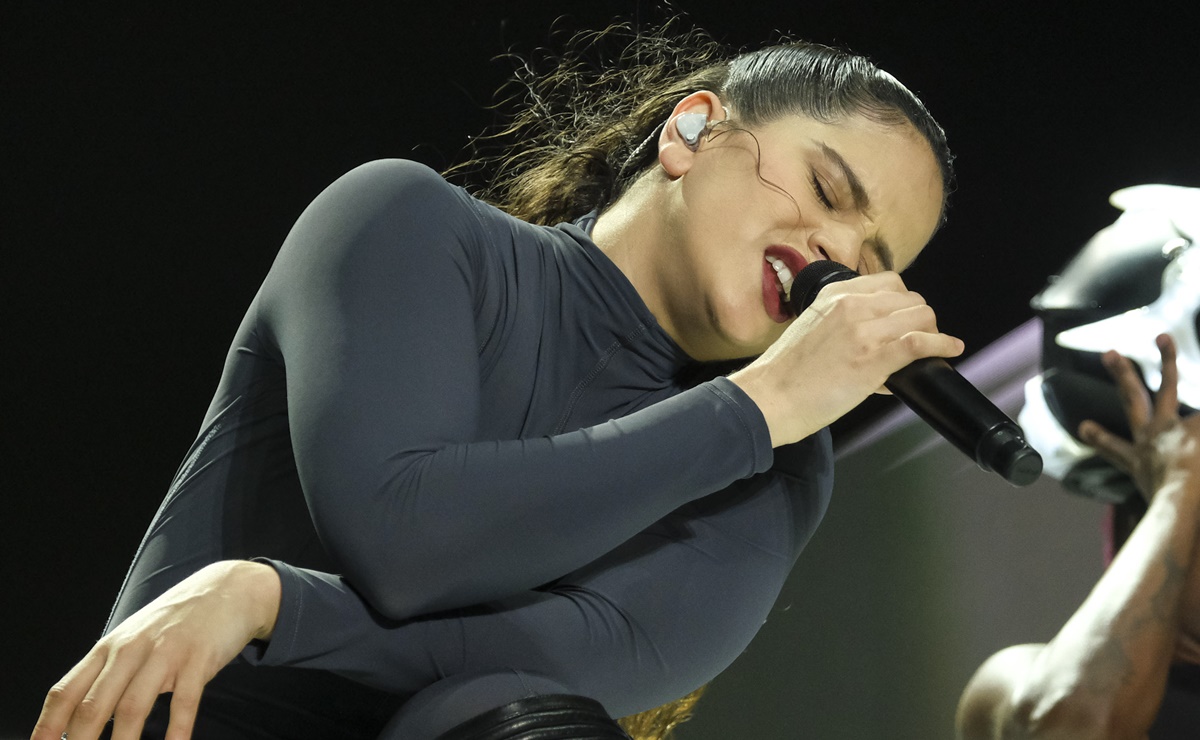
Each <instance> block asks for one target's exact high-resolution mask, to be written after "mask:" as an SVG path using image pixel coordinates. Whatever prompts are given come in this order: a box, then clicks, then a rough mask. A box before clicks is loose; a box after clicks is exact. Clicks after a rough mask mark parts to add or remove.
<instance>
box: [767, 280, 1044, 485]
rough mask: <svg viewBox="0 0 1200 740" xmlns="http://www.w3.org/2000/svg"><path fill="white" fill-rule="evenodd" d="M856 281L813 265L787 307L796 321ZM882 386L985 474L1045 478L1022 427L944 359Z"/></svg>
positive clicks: (1013, 479) (920, 363)
mask: <svg viewBox="0 0 1200 740" xmlns="http://www.w3.org/2000/svg"><path fill="white" fill-rule="evenodd" d="M855 277H858V273H857V272H855V271H854V270H851V269H850V268H849V267H846V266H845V265H842V264H839V263H837V262H834V261H832V260H818V261H817V262H813V263H811V264H809V265H808V266H807V267H805V268H804V269H803V270H801V271H800V274H798V275H797V276H796V279H795V280H794V281H793V282H792V291H791V296H790V297H789V298H788V305H789V306H790V307H791V309H792V311H793V312H795V313H796V314H797V315H798V314H799V313H800V312H801V311H803V310H804V309H806V308H808V307H809V305H811V304H812V302H813V301H814V300H816V297H817V293H819V292H821V288H824V287H825V286H826V285H828V284H830V283H836V282H838V281H841V280H849V279H851V278H855ZM884 385H885V386H886V387H887V389H888V390H890V391H891V392H892V393H893V394H894V395H895V396H896V398H899V399H900V400H901V401H903V402H904V403H905V405H907V406H908V407H909V408H910V409H912V410H913V411H915V412H916V414H917V416H919V417H921V418H922V419H924V420H925V421H926V422H927V423H928V424H929V426H931V427H933V428H934V430H935V431H937V432H938V433H939V434H941V435H942V436H943V437H945V438H946V439H947V440H949V441H950V442H951V443H952V444H953V445H954V446H955V447H957V448H958V449H960V450H962V451H963V452H964V453H966V455H967V457H969V458H971V459H972V460H974V461H975V462H976V463H977V464H978V465H979V467H981V468H983V469H984V470H992V471H995V472H997V473H999V474H1000V476H1001V477H1003V478H1004V479H1005V480H1007V481H1008V482H1009V483H1012V484H1013V485H1015V486H1027V485H1029V484H1030V483H1033V482H1034V481H1035V480H1037V478H1038V476H1039V475H1041V472H1042V457H1041V455H1039V454H1038V453H1037V450H1035V449H1033V448H1032V447H1030V446H1029V444H1028V443H1027V442H1026V441H1025V437H1024V434H1023V433H1022V432H1021V427H1019V426H1017V424H1016V422H1014V421H1013V420H1012V419H1010V418H1008V417H1007V416H1005V414H1004V412H1003V411H1001V410H1000V409H998V408H996V406H995V404H993V403H992V402H991V401H989V400H988V399H987V396H984V395H983V394H982V393H980V392H979V390H978V389H977V388H975V386H973V385H971V384H970V383H969V382H967V379H966V378H964V377H963V376H962V375H959V374H958V371H957V370H955V369H954V368H952V367H950V364H949V363H948V362H946V361H945V360H944V359H942V358H941V357H924V358H922V359H919V360H917V361H915V362H913V363H912V364H911V365H909V366H908V367H905V368H901V369H900V370H897V371H896V372H894V373H892V376H891V377H890V378H888V380H887V382H886V383H884Z"/></svg>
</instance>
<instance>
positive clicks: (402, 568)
mask: <svg viewBox="0 0 1200 740" xmlns="http://www.w3.org/2000/svg"><path fill="white" fill-rule="evenodd" d="M481 224H485V225H486V227H485V226H484V225H481ZM520 228H523V225H519V224H516V223H514V222H512V220H511V219H506V218H503V217H501V216H499V215H498V214H496V213H495V212H492V211H488V210H486V209H482V208H481V207H480V206H479V205H478V204H477V203H474V202H472V201H470V200H469V199H467V197H466V196H465V195H464V194H462V193H461V192H459V191H458V190H456V189H453V188H450V187H449V186H448V185H446V184H445V183H444V182H442V181H441V179H440V178H438V177H437V176H436V175H435V174H434V173H432V172H431V171H429V170H426V169H424V168H420V167H419V166H417V165H413V164H411V163H396V162H391V163H389V162H382V163H373V164H371V165H367V166H364V167H361V168H359V169H358V170H356V171H355V172H353V173H351V174H350V175H347V176H346V177H344V178H342V179H341V180H339V181H338V182H337V183H335V184H334V185H332V186H331V187H330V188H329V189H328V190H327V191H326V192H325V193H323V194H322V195H321V196H320V197H319V198H318V199H317V200H316V201H315V202H314V203H313V205H312V206H311V207H310V209H309V210H308V211H306V213H305V214H304V215H303V216H302V217H301V218H300V219H299V221H298V222H297V224H296V227H295V228H294V229H293V231H292V233H291V234H290V235H289V237H288V240H287V243H286V244H285V245H284V248H283V250H282V251H281V253H280V257H279V259H278V260H277V262H276V264H275V266H274V267H273V268H272V271H271V275H270V276H269V277H268V278H267V281H266V283H265V284H264V287H263V292H262V295H261V313H260V332H261V334H262V335H263V336H264V338H266V339H267V341H268V342H273V343H274V344H275V345H277V346H278V348H279V351H280V353H281V355H282V359H283V362H284V364H285V367H286V373H287V392H288V413H289V419H290V421H289V424H290V428H291V437H292V442H293V446H294V450H295V456H296V463H297V469H298V471H299V474H300V480H301V483H302V485H303V489H304V495H305V497H306V499H307V502H308V507H309V509H310V511H311V513H312V517H313V520H314V522H315V524H316V527H317V531H318V532H319V534H320V535H321V539H322V542H323V543H324V544H325V546H326V547H327V548H328V549H329V550H330V551H331V552H332V553H333V554H334V555H335V556H336V557H337V559H338V561H339V564H340V566H341V569H342V573H343V574H344V575H345V576H346V578H347V579H348V580H349V581H350V583H352V584H353V585H354V587H355V588H357V589H359V590H360V592H361V594H362V596H363V597H364V598H365V599H366V600H367V601H368V602H369V603H370V605H371V606H372V607H373V608H374V609H376V610H378V611H379V612H380V613H381V614H383V615H384V616H386V617H389V618H392V619H404V618H408V617H412V616H415V615H417V614H423V613H429V612H433V611H438V610H444V609H448V608H455V607H459V606H463V605H467V604H474V603H479V602H481V601H486V600H491V599H495V598H501V597H503V596H506V595H508V594H512V593H516V592H520V591H522V590H524V589H528V588H531V587H534V586H536V585H538V584H541V583H545V582H547V581H549V580H552V579H554V578H557V577H559V576H561V575H562V574H563V573H566V572H570V571H571V570H574V569H576V568H579V567H581V566H583V565H584V564H586V563H589V562H591V561H593V560H595V559H596V558H597V557H599V556H600V555H602V554H604V553H605V552H608V551H609V550H611V549H612V548H613V547H615V546H617V545H619V544H620V543H621V542H624V541H625V540H627V539H629V538H630V537H632V536H633V535H634V534H636V533H637V532H639V531H641V530H642V529H644V528H645V527H646V526H648V525H650V524H651V523H653V522H655V521H657V520H659V519H661V518H662V517H663V516H665V515H666V514H668V513H669V512H671V511H673V510H674V509H676V508H678V507H679V506H681V505H683V504H685V503H687V502H689V501H693V500H695V499H697V498H700V497H702V496H705V495H707V494H710V493H712V492H714V491H717V490H720V489H722V488H724V487H725V486H728V485H729V484H731V483H732V482H734V481H736V480H738V479H741V478H745V477H747V476H750V475H752V474H754V473H758V472H762V471H764V470H766V469H767V468H768V467H769V466H770V465H771V461H772V458H773V453H772V449H771V446H772V440H771V435H772V434H773V433H774V432H773V431H772V430H769V429H768V426H767V423H766V421H765V419H764V416H763V412H762V411H761V410H760V408H759V406H758V405H756V403H755V401H753V400H751V396H749V395H747V393H746V392H745V391H744V390H743V389H742V388H741V387H739V385H738V383H741V382H747V383H748V384H749V385H751V386H755V383H754V382H750V381H753V380H756V379H757V380H764V379H770V378H772V377H779V376H785V375H789V376H790V375H798V376H800V377H799V378H798V379H795V378H794V379H793V380H792V381H791V382H790V383H789V384H788V386H787V388H785V389H784V390H785V391H787V392H780V393H776V394H774V395H773V396H770V397H772V398H776V397H784V398H787V399H788V400H789V401H791V403H790V406H788V407H787V409H790V408H791V407H794V406H796V405H803V403H798V402H796V401H795V400H794V398H793V396H794V397H795V398H799V399H806V398H807V399H821V401H820V402H821V404H826V403H828V402H829V399H831V398H835V397H836V398H837V399H838V401H837V403H840V404H842V405H843V406H845V408H841V411H843V412H844V411H845V410H848V409H849V408H850V407H851V406H853V405H855V404H856V403H858V402H859V401H861V400H862V398H864V397H865V396H866V395H868V394H869V393H870V392H872V391H873V390H874V389H876V388H878V387H879V385H880V384H881V383H882V381H883V379H884V378H886V377H887V372H888V370H889V369H891V370H894V369H895V367H893V365H895V364H896V363H898V362H901V360H899V359H898V358H899V357H900V356H902V355H904V353H905V351H906V350H904V349H903V347H907V346H908V344H907V343H906V342H899V343H898V344H899V345H901V348H897V346H895V345H896V344H897V343H894V342H893V343H891V344H890V345H889V347H888V348H882V349H881V348H875V349H871V350H867V349H864V348H863V345H864V342H859V341H857V340H856V341H855V342H853V343H852V344H853V347H852V348H851V349H849V350H845V349H843V350H837V348H838V347H840V346H842V344H845V342H839V341H838V338H839V337H843V338H844V336H845V335H846V333H847V330H846V327H847V326H854V325H857V324H859V323H868V324H871V325H872V326H874V325H875V323H873V321H874V320H875V319H879V317H880V315H881V314H882V315H891V314H890V313H889V311H890V309H889V308H888V307H889V306H892V303H894V302H895V301H896V300H899V301H900V303H901V304H903V305H905V306H907V305H908V302H911V301H912V300H916V299H915V298H913V296H912V295H910V294H908V293H906V292H904V291H903V285H902V284H901V283H900V282H899V280H898V279H896V278H895V276H894V275H892V276H891V278H889V277H888V276H884V275H876V276H869V277H868V278H861V279H860V280H857V281H848V282H847V283H842V284H839V285H838V286H834V287H835V288H836V290H834V291H833V292H834V293H837V300H833V299H832V298H830V299H828V300H829V305H828V306H826V305H825V304H822V305H821V306H819V307H818V308H819V309H823V310H818V311H816V312H815V313H814V314H813V316H811V317H808V318H806V319H805V320H804V321H803V322H799V321H798V322H797V326H795V327H793V328H792V329H789V332H788V334H787V335H786V336H787V338H788V339H787V341H786V342H785V343H786V344H787V345H788V346H787V348H786V349H785V350H780V351H776V352H772V353H771V354H770V357H768V358H767V361H765V362H764V363H763V364H761V365H756V369H755V370H754V371H748V374H747V373H743V374H741V375H740V376H739V380H738V381H737V383H735V382H731V380H730V379H726V378H718V379H716V380H713V381H710V382H708V383H704V384H701V385H700V386H698V387H696V388H694V389H692V390H689V391H686V392H684V393H682V394H679V395H677V396H675V397H674V398H670V399H668V400H665V401H661V402H659V403H656V404H653V405H652V406H650V407H648V408H645V409H643V410H640V411H637V412H634V413H632V414H629V415H627V416H624V417H622V418H619V419H615V420H613V421H608V422H605V423H601V424H597V425H595V426H590V427H586V428H583V429H579V430H576V431H569V432H566V433H561V434H553V435H549V436H529V437H526V438H523V439H481V437H484V436H485V435H483V433H482V432H481V428H482V422H481V419H482V418H485V415H486V414H487V413H488V409H487V408H485V407H484V406H483V399H482V396H481V383H480V377H481V374H482V370H481V368H480V363H479V346H480V343H481V341H483V340H481V339H480V338H479V337H478V336H477V326H476V321H477V317H476V316H477V314H476V308H477V306H478V305H482V304H483V303H486V301H487V298H488V295H487V291H488V290H489V287H488V286H489V285H492V283H490V282H489V280H491V276H492V275H493V274H494V272H495V271H498V270H511V269H515V268H513V267H512V265H510V264H508V263H501V262H498V261H494V260H493V258H492V257H491V256H489V255H491V254H493V253H495V252H496V251H502V250H506V249H509V248H511V245H508V244H507V243H505V240H506V239H508V238H510V237H509V236H506V232H508V231H511V230H513V229H520ZM489 239H490V240H492V242H493V243H491V244H485V242H486V241H487V240H489ZM497 242H499V243H497ZM489 260H493V261H489ZM517 265H518V266H521V265H520V263H517ZM526 267H527V268H528V266H526ZM526 279H528V278H526ZM851 283H853V285H851ZM830 290H833V289H832V288H831V289H830ZM827 292H830V291H825V292H823V293H822V296H825V293H827ZM517 293H518V294H519V299H520V300H533V301H539V302H540V301H542V300H544V297H542V296H537V295H534V296H530V295H526V294H525V293H522V292H521V291H519V290H518V291H517ZM512 300H514V301H515V300H517V297H514V298H513V299H512ZM880 305H882V306H883V308H882V309H880V308H879V306H880ZM510 308H511V307H510ZM510 308H503V307H502V309H503V310H510ZM850 308H853V309H854V310H847V309H850ZM807 313H808V312H806V314H807ZM912 320H913V321H915V322H917V323H918V324H922V322H928V321H929V317H928V316H924V315H922V317H920V318H914V319H912ZM885 323H886V322H885ZM906 326H907V324H906V323H905V321H904V320H901V321H898V322H894V323H890V324H888V326H887V327H886V328H885V329H872V330H871V333H872V337H873V339H874V340H875V341H876V342H882V343H883V344H888V342H886V341H884V338H886V337H887V336H891V334H889V332H899V333H901V334H911V332H909V331H908V330H907V329H906V328H905V327H906ZM809 340H811V342H810V344H815V348H814V347H813V346H809V347H808V350H809V354H811V355H814V356H815V357H813V358H810V360H809V361H808V363H809V364H808V365H804V364H803V363H801V366H800V367H794V365H795V363H787V362H784V360H786V359H787V358H789V357H803V356H805V347H806V346H808V345H806V341H809ZM865 343H866V344H870V343H869V342H865ZM910 349H911V348H910ZM835 350H836V351H835ZM535 351H545V350H536V349H535ZM828 353H832V354H830V356H829V357H826V356H825V355H826V354H828ZM822 358H824V361H822ZM908 359H911V357H909V358H908ZM901 364H902V363H901ZM846 366H853V367H854V368H855V372H854V373H841V374H840V375H839V373H838V369H839V368H843V367H846ZM805 368H807V369H805ZM817 369H820V370H821V372H820V373H817V372H816V370H817ZM755 387H757V386H755ZM791 391H795V392H794V393H792V394H791V395H789V392H791ZM768 395H770V394H768ZM764 403H765V402H764ZM770 403H771V409H770V411H771V414H772V416H775V417H778V416H780V415H788V416H801V417H802V416H803V415H802V414H799V413H793V412H792V411H791V410H786V413H785V409H784V405H783V404H782V403H777V402H775V401H771V402H770ZM814 403H815V402H814ZM777 406H778V408H777ZM839 408H840V407H839ZM837 415H839V414H837V413H832V414H831V412H830V410H829V408H825V407H823V408H822V411H821V413H820V414H818V416H819V417H820V418H819V420H818V422H813V424H812V425H810V426H811V428H808V427H805V429H806V432H805V434H803V435H800V434H799V432H796V429H797V428H798V427H800V426H803V424H800V425H797V424H793V425H792V429H791V430H790V431H789V432H788V434H786V435H782V436H781V437H780V438H778V439H776V440H774V442H775V444H777V445H778V444H782V443H783V442H786V441H794V439H798V438H799V437H800V436H807V434H811V433H812V432H814V431H816V430H817V429H819V428H821V427H822V426H824V425H825V423H827V422H828V421H830V420H831V419H832V418H835V417H836V416H837ZM827 416H828V417H829V418H826V417H827ZM809 421H811V419H810V420H809ZM789 435H790V436H789Z"/></svg>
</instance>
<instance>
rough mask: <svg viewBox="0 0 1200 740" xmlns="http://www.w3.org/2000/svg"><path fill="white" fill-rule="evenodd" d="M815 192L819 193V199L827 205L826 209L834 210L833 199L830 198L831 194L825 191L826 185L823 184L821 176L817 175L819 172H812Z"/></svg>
mask: <svg viewBox="0 0 1200 740" xmlns="http://www.w3.org/2000/svg"><path fill="white" fill-rule="evenodd" d="M812 186H813V192H814V193H816V195H817V200H819V201H821V205H823V206H825V209H826V210H829V211H832V210H834V207H833V201H831V200H830V199H829V195H828V194H827V193H826V192H825V187H824V186H823V185H821V178H819V177H817V173H816V172H814V173H812Z"/></svg>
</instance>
